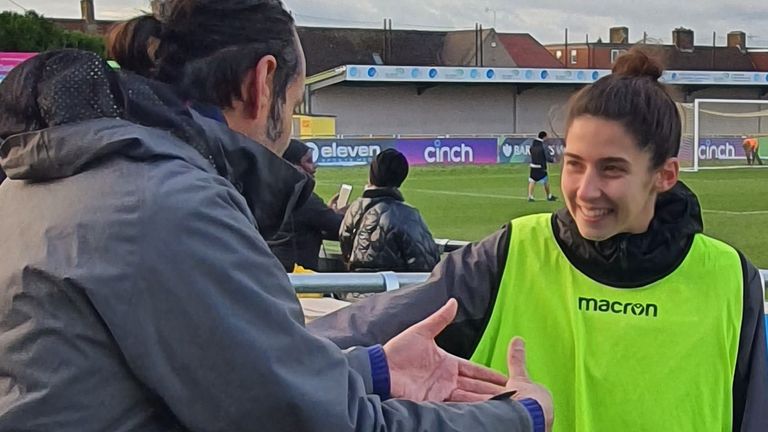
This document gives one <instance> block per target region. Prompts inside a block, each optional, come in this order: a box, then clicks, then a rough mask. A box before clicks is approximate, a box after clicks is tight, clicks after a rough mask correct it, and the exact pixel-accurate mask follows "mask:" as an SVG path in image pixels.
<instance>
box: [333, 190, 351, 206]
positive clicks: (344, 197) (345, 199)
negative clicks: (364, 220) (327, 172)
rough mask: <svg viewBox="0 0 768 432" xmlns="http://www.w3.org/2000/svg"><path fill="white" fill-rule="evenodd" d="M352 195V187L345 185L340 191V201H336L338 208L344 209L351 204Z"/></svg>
mask: <svg viewBox="0 0 768 432" xmlns="http://www.w3.org/2000/svg"><path fill="white" fill-rule="evenodd" d="M350 195H352V185H348V184H343V185H341V188H340V189H339V199H338V200H337V201H336V208H344V207H346V206H347V204H349V197H350Z"/></svg>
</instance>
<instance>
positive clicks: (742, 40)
mask: <svg viewBox="0 0 768 432" xmlns="http://www.w3.org/2000/svg"><path fill="white" fill-rule="evenodd" d="M728 48H738V49H739V50H740V51H741V52H742V53H744V52H747V34H746V33H744V32H743V31H732V32H730V33H728Z"/></svg>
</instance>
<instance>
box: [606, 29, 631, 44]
mask: <svg viewBox="0 0 768 432" xmlns="http://www.w3.org/2000/svg"><path fill="white" fill-rule="evenodd" d="M610 35H611V36H610V42H611V43H612V44H628V43H629V28H627V27H611V29H610Z"/></svg>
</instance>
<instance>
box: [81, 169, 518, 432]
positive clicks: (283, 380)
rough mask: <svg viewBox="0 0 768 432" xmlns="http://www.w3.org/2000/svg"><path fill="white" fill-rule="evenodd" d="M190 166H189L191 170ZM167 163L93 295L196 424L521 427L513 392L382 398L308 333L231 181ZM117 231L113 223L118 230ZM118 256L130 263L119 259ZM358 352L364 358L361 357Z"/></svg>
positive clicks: (168, 396) (130, 357)
mask: <svg viewBox="0 0 768 432" xmlns="http://www.w3.org/2000/svg"><path fill="white" fill-rule="evenodd" d="M187 171H188V170H187ZM187 171H185V170H177V172H168V173H166V175H164V177H163V178H162V179H155V180H156V181H153V182H151V183H152V184H151V185H150V186H148V187H147V188H146V190H147V192H146V193H147V196H146V197H145V198H144V199H143V202H142V204H141V208H142V209H143V213H142V215H141V217H140V220H138V221H136V226H138V227H140V228H139V229H138V230H137V231H136V232H133V233H130V234H129V233H121V234H120V235H123V236H124V235H131V236H135V238H131V239H127V240H130V244H137V245H138V247H137V248H136V249H135V250H134V251H133V252H132V253H128V254H126V256H124V257H123V258H122V259H123V260H124V261H130V262H136V263H137V264H136V265H135V266H134V267H133V270H134V271H135V278H131V279H130V280H127V281H126V280H124V278H121V281H120V282H118V281H114V280H113V281H109V280H105V281H104V282H105V283H109V284H111V285H114V286H116V287H117V288H116V289H114V290H109V292H108V293H104V294H102V295H95V296H94V297H93V302H94V306H95V307H96V309H97V310H98V312H99V314H100V316H101V317H102V318H103V320H104V322H105V324H106V325H107V326H108V328H109V330H110V333H111V334H112V335H113V337H114V339H115V342H116V344H117V345H118V346H119V348H120V350H121V352H122V353H123V355H124V358H125V362H126V364H127V366H128V367H129V368H130V369H131V370H132V371H133V372H134V373H135V375H136V377H137V379H138V380H140V381H141V382H142V383H143V384H144V385H145V386H146V387H147V389H148V391H149V392H151V393H152V394H154V395H157V397H158V399H160V400H162V401H163V403H164V404H165V405H166V406H167V407H168V408H169V409H170V411H171V412H173V414H174V415H175V416H176V417H177V418H178V420H179V422H180V423H182V424H184V425H185V427H186V428H188V429H189V430H190V431H228V432H236V431H250V430H257V429H258V430H261V431H267V432H269V431H288V430H289V431H309V430H322V431H340V432H343V431H350V432H351V431H372V430H377V431H412V430H434V431H457V432H458V431H462V430H465V431H466V430H473V431H523V430H529V429H530V417H529V416H528V414H527V411H526V410H525V408H524V407H523V406H522V405H520V404H518V403H516V402H513V401H510V400H506V401H496V402H486V403H480V404H472V405H451V406H447V405H444V404H428V403H412V402H407V401H400V400H389V401H385V402H382V401H381V399H380V397H379V396H376V395H370V394H368V392H367V391H366V385H365V382H364V381H365V380H364V378H363V377H362V376H361V375H360V374H359V373H358V372H356V371H355V370H353V369H352V368H351V367H350V363H349V362H350V360H352V359H351V358H349V357H348V356H345V355H344V354H343V353H342V352H341V351H340V350H339V349H338V348H337V347H335V346H334V345H333V344H332V343H331V342H329V341H327V340H325V339H322V338H318V337H315V336H312V335H311V334H309V333H308V332H307V331H306V330H305V329H304V326H303V318H302V315H301V310H300V307H299V304H298V301H297V300H296V296H295V293H294V292H293V290H292V288H291V286H290V283H289V281H288V278H287V276H286V274H285V273H284V272H283V270H282V268H281V266H280V265H279V263H278V262H277V260H276V259H275V258H274V257H273V256H272V254H271V253H270V252H269V249H268V247H267V245H266V243H265V242H264V240H263V239H262V238H261V237H260V236H259V234H258V232H256V231H255V230H254V229H253V221H252V219H250V217H248V216H247V215H248V214H249V213H248V209H247V206H246V203H245V201H244V200H243V199H242V197H240V196H239V195H238V194H237V192H236V191H235V190H234V188H232V187H231V186H229V185H228V184H227V183H226V181H224V180H223V179H219V178H217V177H212V176H205V177H203V176H197V175H189V173H188V172H187ZM114 235H117V234H114ZM121 262H122V261H121ZM355 359H358V360H359V359H360V357H355Z"/></svg>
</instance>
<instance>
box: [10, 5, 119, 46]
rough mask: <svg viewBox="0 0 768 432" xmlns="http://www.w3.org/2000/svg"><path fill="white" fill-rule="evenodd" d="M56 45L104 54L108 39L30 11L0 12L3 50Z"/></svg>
mask: <svg viewBox="0 0 768 432" xmlns="http://www.w3.org/2000/svg"><path fill="white" fill-rule="evenodd" d="M56 48H78V49H82V50H87V51H93V52H96V53H98V54H100V55H104V51H105V48H104V40H103V39H102V38H100V37H97V36H90V35H87V34H85V33H81V32H71V31H66V30H62V29H60V28H58V27H56V26H55V25H54V24H53V23H52V22H51V21H49V20H47V19H46V18H44V17H43V16H42V15H39V14H37V12H35V11H28V12H26V13H25V14H23V15H21V14H18V13H15V12H2V13H0V51H8V52H40V51H46V50H50V49H56Z"/></svg>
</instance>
